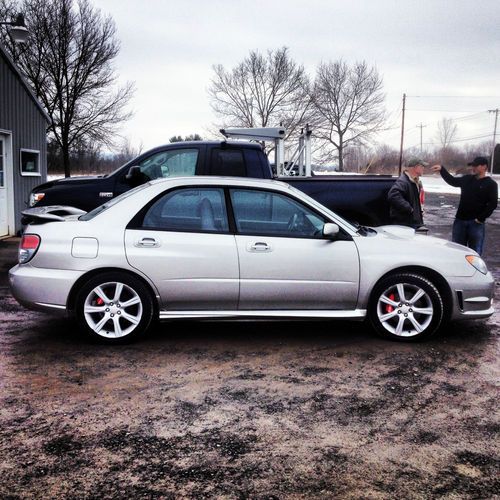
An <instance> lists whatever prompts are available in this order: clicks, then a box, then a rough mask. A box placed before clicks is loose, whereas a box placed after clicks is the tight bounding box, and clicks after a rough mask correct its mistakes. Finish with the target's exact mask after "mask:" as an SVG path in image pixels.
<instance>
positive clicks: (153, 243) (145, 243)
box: [135, 237, 160, 248]
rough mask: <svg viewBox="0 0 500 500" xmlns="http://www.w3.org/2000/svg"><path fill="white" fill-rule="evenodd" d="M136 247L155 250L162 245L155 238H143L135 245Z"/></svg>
mask: <svg viewBox="0 0 500 500" xmlns="http://www.w3.org/2000/svg"><path fill="white" fill-rule="evenodd" d="M135 246H137V247H147V248H155V247H159V246H160V243H159V242H158V241H157V240H155V239H154V238H148V237H145V238H141V239H140V240H139V241H138V242H137V243H136V244H135Z"/></svg>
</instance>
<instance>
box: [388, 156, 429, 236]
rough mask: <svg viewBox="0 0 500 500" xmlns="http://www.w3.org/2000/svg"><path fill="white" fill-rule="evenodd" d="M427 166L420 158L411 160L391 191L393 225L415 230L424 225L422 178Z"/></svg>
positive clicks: (390, 203) (389, 197) (389, 195)
mask: <svg viewBox="0 0 500 500" xmlns="http://www.w3.org/2000/svg"><path fill="white" fill-rule="evenodd" d="M427 166H429V164H428V163H427V162H425V161H423V160H421V159H420V158H411V159H410V160H409V161H408V164H407V168H406V169H405V171H404V172H403V173H402V174H401V175H400V176H399V178H398V179H397V180H396V182H395V183H394V185H393V186H392V187H391V189H390V190H389V194H388V200H389V205H390V211H389V215H390V218H391V222H392V223H393V224H400V225H402V226H410V227H413V228H414V229H417V228H418V227H421V226H422V225H423V223H424V221H423V217H422V204H421V194H423V193H422V183H421V182H420V176H421V175H422V174H423V173H424V167H427Z"/></svg>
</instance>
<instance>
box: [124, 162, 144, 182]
mask: <svg viewBox="0 0 500 500" xmlns="http://www.w3.org/2000/svg"><path fill="white" fill-rule="evenodd" d="M140 176H141V167H139V165H134V166H133V167H130V168H129V169H128V172H127V175H126V176H125V179H127V181H131V180H132V179H138V178H139V177H140Z"/></svg>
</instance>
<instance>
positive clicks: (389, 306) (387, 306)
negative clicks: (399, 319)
mask: <svg viewBox="0 0 500 500" xmlns="http://www.w3.org/2000/svg"><path fill="white" fill-rule="evenodd" d="M389 298H390V299H391V300H394V299H395V298H396V296H395V295H394V294H393V293H391V294H390V295H389ZM392 311H394V307H393V306H391V304H386V305H385V312H386V313H391V312H392Z"/></svg>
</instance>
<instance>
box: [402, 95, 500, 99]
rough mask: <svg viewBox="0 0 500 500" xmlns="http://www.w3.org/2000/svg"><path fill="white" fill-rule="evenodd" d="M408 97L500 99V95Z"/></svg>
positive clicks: (421, 96) (424, 96)
mask: <svg viewBox="0 0 500 500" xmlns="http://www.w3.org/2000/svg"><path fill="white" fill-rule="evenodd" d="M406 97H418V98H426V97H429V98H432V99H440V98H441V97H443V98H451V99H454V98H456V97H458V98H460V99H500V95H407V96H406Z"/></svg>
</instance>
